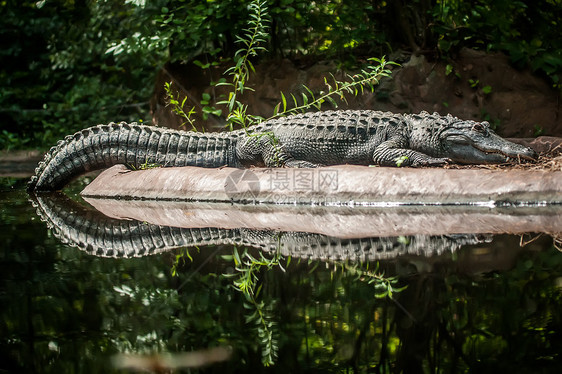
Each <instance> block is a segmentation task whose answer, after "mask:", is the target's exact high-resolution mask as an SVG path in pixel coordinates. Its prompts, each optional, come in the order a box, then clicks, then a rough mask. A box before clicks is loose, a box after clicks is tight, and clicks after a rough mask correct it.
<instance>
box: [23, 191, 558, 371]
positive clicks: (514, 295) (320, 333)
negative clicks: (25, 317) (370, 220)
mask: <svg viewBox="0 0 562 374" xmlns="http://www.w3.org/2000/svg"><path fill="white" fill-rule="evenodd" d="M34 204H35V206H36V207H37V211H38V213H39V215H40V216H41V218H42V219H43V220H44V221H45V222H46V223H47V224H48V225H49V227H51V229H52V232H53V233H54V234H55V235H56V236H57V237H59V238H60V239H61V240H63V241H64V242H66V243H68V244H70V245H74V246H77V247H78V248H80V249H82V250H84V251H86V252H88V253H91V254H93V255H96V256H110V257H133V256H144V255H150V254H155V253H161V252H164V251H168V250H171V249H173V248H177V247H182V246H193V245H212V244H225V243H228V244H234V245H236V246H253V247H257V248H261V249H263V251H262V252H261V253H265V252H268V254H269V252H274V253H273V254H272V256H271V257H273V259H274V260H273V261H271V262H269V263H265V262H264V264H265V265H264V266H266V267H269V265H276V263H275V262H276V261H277V259H278V257H276V256H278V254H279V253H283V254H286V255H292V256H298V257H309V258H310V257H312V258H318V259H334V260H338V259H343V260H349V259H351V260H354V259H357V260H362V259H369V260H377V259H383V258H387V259H390V258H394V257H395V256H397V255H399V254H410V253H412V254H413V253H415V254H424V255H429V254H432V253H441V252H443V251H451V250H452V251H455V250H457V249H458V248H459V247H460V246H462V245H464V244H474V243H478V242H481V241H489V240H490V238H491V236H482V235H472V234H468V235H429V234H424V235H409V236H407V237H402V238H400V237H385V238H381V237H378V238H373V237H371V238H348V239H342V238H333V237H329V236H327V235H324V234H319V233H313V234H309V233H302V232H295V231H287V230H282V231H277V230H267V229H265V228H266V227H267V225H265V224H263V225H261V226H259V227H260V230H257V229H250V228H236V227H234V226H235V224H233V223H231V225H230V226H228V225H226V224H225V225H223V227H224V226H228V228H217V227H214V228H212V227H203V225H200V226H198V227H192V228H178V227H171V226H169V225H156V224H154V223H146V222H144V221H142V220H123V219H116V218H109V217H107V216H105V215H103V214H101V213H100V212H98V211H95V210H93V209H91V208H86V207H84V206H82V205H80V204H77V203H75V202H74V201H71V200H70V199H68V198H67V197H66V195H46V196H45V195H40V196H37V197H36V198H34ZM163 205H165V204H163ZM129 213H131V212H127V213H126V214H129ZM549 214H550V213H549ZM515 216H517V218H523V219H526V218H525V217H526V215H525V214H522V213H521V211H518V213H517V214H515V215H511V216H509V215H505V214H504V215H501V217H499V218H498V219H501V220H503V221H502V222H507V221H510V220H512V219H513V220H515V218H514V217H515ZM202 217H203V215H201V216H200V217H198V218H197V219H196V220H195V221H196V223H197V224H198V225H199V224H203V223H204V222H207V221H205V219H202ZM214 217H215V216H214ZM385 217H386V218H389V216H385ZM147 218H148V217H147ZM352 218H353V219H351V221H356V220H355V217H352ZM390 218H391V217H390ZM414 218H415V217H414ZM441 221H443V219H441ZM531 221H537V222H538V221H540V220H539V219H535V217H534V216H532V215H531ZM264 222H265V221H262V223H264ZM396 222H398V221H396ZM487 222H488V229H489V230H490V232H494V233H496V232H501V229H502V228H500V227H499V225H496V226H494V225H491V224H490V222H492V221H491V218H490V220H488V221H487ZM496 222H498V221H496ZM362 224H365V223H362ZM531 224H532V222H531ZM541 225H543V226H544V227H547V226H546V225H550V226H548V230H550V231H551V232H555V231H553V230H555V229H557V228H559V227H560V215H559V214H556V212H554V213H552V214H551V215H550V216H548V215H547V217H546V219H545V221H544V223H541ZM516 226H517V225H516ZM502 227H505V226H502ZM518 227H523V226H518ZM525 227H529V226H525ZM535 227H538V226H535ZM513 239H515V238H513V237H511V238H510V241H509V242H507V245H504V247H505V249H506V250H507V251H506V252H509V253H513V252H515V251H514V250H515V249H516V248H515V247H516V246H517V244H516V242H515V241H514V240H513ZM537 242H540V240H539V241H537ZM514 243H515V245H512V244H514ZM535 244H536V243H535ZM540 247H541V248H542V249H543V250H539V251H529V253H526V254H525V256H524V257H523V258H522V259H521V261H514V263H515V266H509V268H510V269H511V268H513V270H509V271H508V270H506V271H504V272H503V273H502V272H497V269H498V267H497V266H496V265H494V267H493V268H486V269H485V271H482V270H481V269H480V271H479V272H478V273H479V275H478V276H473V274H474V273H477V271H474V269H471V270H470V271H467V272H460V271H458V268H456V269H455V264H453V263H451V262H444V263H443V264H444V265H445V266H440V267H436V268H434V271H432V272H431V273H426V272H423V271H410V269H411V268H409V267H408V268H406V266H404V264H396V267H395V269H394V270H395V271H394V272H392V271H390V272H388V273H390V274H398V275H399V276H400V280H399V284H391V285H390V287H394V286H396V287H402V286H407V288H406V289H404V290H403V291H402V292H400V293H398V294H394V297H393V298H392V299H390V298H383V299H378V298H376V297H374V296H380V294H377V292H378V291H377V288H376V287H377V285H376V284H375V289H374V291H373V288H372V287H371V286H372V284H373V283H371V280H372V279H373V278H369V275H370V274H373V273H374V272H372V271H366V270H365V267H362V266H359V265H357V264H350V262H349V261H344V264H343V265H342V264H338V265H337V267H336V266H330V267H329V268H330V269H327V267H315V265H316V264H317V262H314V261H313V264H310V263H308V261H302V262H298V264H295V265H293V264H291V268H287V273H288V274H289V275H291V276H290V277H286V276H285V274H283V273H281V272H280V271H279V272H275V271H273V272H267V273H265V272H262V273H261V274H260V275H262V276H263V278H262V279H261V280H260V282H261V283H260V284H258V285H257V287H256V280H255V278H256V277H257V275H256V274H257V271H256V267H248V268H246V269H245V270H244V269H243V271H245V273H244V274H243V276H242V275H241V276H240V277H237V276H238V275H240V274H236V275H234V276H235V278H234V280H233V283H234V284H235V285H236V282H242V281H243V280H249V281H251V280H253V281H254V284H253V285H250V286H251V287H254V288H253V290H256V292H255V293H254V292H248V293H246V294H244V296H245V297H239V298H237V295H233V294H235V293H236V292H237V291H235V290H233V289H238V290H240V289H241V287H238V286H237V287H232V285H231V284H226V285H225V283H221V282H220V281H218V282H216V279H217V278H215V277H210V276H207V273H204V272H199V271H198V269H199V268H197V270H195V271H193V272H181V273H179V274H178V278H177V280H174V281H173V282H170V284H172V286H171V287H172V288H174V292H167V291H168V289H167V288H165V287H164V288H162V290H164V291H162V290H161V289H159V290H158V292H153V291H154V289H153V285H152V284H151V283H152V282H153V280H152V279H151V278H150V277H146V276H144V273H143V275H142V276H140V277H137V278H131V279H130V282H128V283H127V282H123V281H122V277H121V274H120V271H119V272H114V273H111V275H110V276H108V277H107V279H108V285H107V288H106V291H104V292H101V291H100V295H101V296H100V300H102V299H103V301H99V305H104V307H103V308H102V309H103V310H106V309H107V310H109V311H110V312H111V311H112V310H113V309H112V308H106V306H105V305H106V304H107V300H111V299H112V298H116V297H117V295H116V293H119V292H122V293H127V292H129V291H128V289H126V288H125V286H126V285H127V284H128V285H129V286H130V287H131V288H135V287H138V289H136V290H137V291H138V294H139V295H141V296H142V297H139V298H138V303H139V304H138V305H136V304H132V305H133V307H132V308H131V309H130V311H128V312H127V309H124V310H122V309H116V311H115V312H114V313H115V315H112V314H108V315H107V316H106V315H104V317H103V318H99V320H100V321H101V320H103V321H106V320H112V319H114V320H117V319H121V318H129V319H128V320H126V321H131V320H134V321H137V320H138V319H139V315H142V316H150V317H146V319H143V320H142V321H143V323H141V324H139V325H140V327H139V331H138V332H137V331H135V333H134V335H135V339H136V337H137V336H146V335H147V334H148V333H152V331H153V329H154V326H166V323H168V322H169V321H168V319H169V317H170V315H174V316H175V317H176V318H177V320H176V321H177V324H176V323H174V324H173V325H171V327H170V330H167V329H165V328H163V329H162V331H163V332H162V333H160V334H159V335H158V339H160V340H159V342H161V343H159V344H160V345H159V346H158V347H168V349H170V348H169V347H171V346H172V345H173V346H174V347H176V345H177V346H179V347H181V349H184V350H186V349H192V348H193V347H200V348H205V347H207V346H212V345H213V344H216V342H217V341H218V339H219V338H220V339H222V340H221V341H227V342H228V344H231V345H232V346H233V347H234V348H235V349H236V350H237V351H238V352H237V354H239V355H240V356H242V357H243V358H244V359H245V360H247V361H246V362H248V357H252V356H251V354H250V353H248V352H250V351H253V350H254V349H255V350H256V351H258V350H260V351H261V355H262V356H261V359H262V362H263V363H266V364H271V363H272V362H275V360H276V356H277V355H278V356H279V362H278V363H277V364H278V365H279V366H280V369H279V370H278V371H291V370H286V369H287V368H286V367H287V366H288V367H291V368H292V369H294V368H295V366H297V367H299V368H300V369H302V370H300V371H306V369H315V371H322V372H336V371H337V372H341V371H343V370H340V369H342V368H347V369H352V370H348V371H353V372H362V371H367V370H371V369H373V368H374V369H373V371H376V372H404V373H408V372H424V371H431V372H454V371H474V372H483V371H491V370H496V371H499V372H509V371H514V372H515V371H525V372H533V370H534V369H536V368H537V367H541V368H546V369H549V368H551V367H552V368H553V369H557V370H559V364H558V362H557V360H559V352H560V351H561V350H562V339H560V336H562V335H561V333H560V332H561V331H562V326H561V325H560V321H561V320H562V318H561V316H560V312H559V311H560V310H562V298H560V282H561V279H562V256H559V253H558V252H557V251H555V250H554V249H553V248H552V244H551V243H544V241H543V243H542V244H540ZM477 248H478V249H481V248H480V246H478V247H477ZM277 249H279V251H276V250H277ZM531 252H532V255H529V254H530V253H531ZM461 254H462V252H461ZM443 257H447V256H443ZM139 260H140V261H142V259H132V260H128V261H123V262H121V261H107V260H105V259H100V258H96V257H94V256H91V257H88V261H81V263H82V262H83V263H84V264H85V269H81V273H80V274H83V273H86V274H88V275H89V273H88V272H89V271H90V267H89V266H90V265H91V264H92V263H102V262H103V263H104V264H107V263H112V264H113V263H119V266H121V265H123V264H122V263H125V264H126V265H128V264H130V263H134V262H135V261H139ZM243 260H244V259H242V262H243ZM258 260H261V258H258ZM147 262H149V263H150V264H151V266H156V265H155V264H156V263H157V262H158V261H147ZM295 262H296V261H295ZM459 262H460V261H459ZM238 263H240V261H239V262H238ZM385 264H388V263H385ZM340 265H341V266H340ZM451 265H452V266H451ZM164 266H165V267H168V266H169V264H168V263H167V262H166V263H165V264H164ZM55 268H56V267H55ZM389 268H391V267H390V266H389ZM155 269H156V268H155ZM158 269H159V268H158ZM167 269H169V267H168V268H167ZM312 269H316V271H314V272H313V271H312ZM334 269H337V270H334ZM143 270H144V267H143ZM258 270H259V269H258ZM385 270H386V269H385ZM252 272H254V273H253V274H252ZM264 273H265V274H264ZM482 273H485V275H484V276H482V275H480V274H482ZM74 274H75V273H72V276H69V277H68V278H69V280H68V284H74V283H75V282H76V279H75V278H76V277H75V276H74ZM151 274H160V271H159V270H154V271H153V272H152V273H151ZM375 275H376V274H375ZM167 276H169V272H168V273H166V275H165V276H163V277H167ZM98 278H100V277H98ZM101 278H103V279H105V277H101ZM41 279H42V278H41ZM221 279H222V278H221ZM249 281H248V282H249ZM147 284H148V285H147ZM179 284H181V286H180V287H177V285H179ZM379 284H380V283H379ZM247 285H248V284H246V286H247ZM64 286H65V288H67V285H66V284H65V285H64ZM262 286H263V287H262ZM143 287H144V288H143ZM161 287H162V286H161ZM39 288H41V287H39ZM260 289H261V293H260V292H259V290H260ZM146 290H148V291H146ZM137 291H135V292H137ZM141 291H142V292H141ZM145 291H146V292H145ZM161 291H162V292H161ZM149 294H150V295H162V298H158V299H150V298H148V299H147V298H146V297H145V295H149ZM170 295H172V296H173V302H170V301H169V300H168V297H171V296H170ZM88 297H91V296H90V295H89V296H88ZM258 298H259V300H256V299H258ZM29 299H31V298H29ZM35 299H40V298H35ZM41 299H44V298H41ZM131 300H133V298H131ZM135 300H137V299H135ZM147 300H149V301H150V302H147ZM153 300H158V301H153ZM118 302H119V303H121V299H118ZM164 303H169V305H166V308H160V306H161V305H160V304H164ZM94 304H95V303H94ZM114 304H115V305H117V301H115V302H114ZM125 304H127V303H125ZM64 305H74V304H73V303H64ZM112 305H113V304H112ZM186 306H188V307H186ZM58 308H59V306H58V305H57V311H58V310H59V309H58ZM174 308H175V309H174ZM160 309H161V311H160ZM85 310H87V314H88V315H90V314H92V311H91V310H90V309H85ZM141 310H142V313H141V312H139V311H141ZM75 312H76V311H75V310H74V309H73V310H72V312H71V313H75ZM57 313H58V312H57ZM108 313H109V312H108ZM112 313H113V312H112ZM70 315H73V314H70ZM154 316H161V317H160V318H156V317H154ZM203 318H205V319H203ZM68 319H72V318H68ZM149 320H150V321H151V322H150V323H147V321H149ZM180 322H181V323H184V325H182V324H181V323H180ZM145 325H146V328H145ZM127 326H129V325H128V324H127ZM178 326H179V327H178ZM182 326H183V327H182ZM127 328H128V327H127ZM145 330H146V331H145ZM172 331H173V333H172ZM100 335H101V334H100ZM180 335H181V336H182V339H185V342H184V341H183V340H179V338H177V339H176V340H173V339H170V336H176V337H178V336H180ZM217 337H219V338H217ZM168 340H171V342H170V343H169V344H170V345H166V344H168ZM178 341H180V342H181V344H179V343H178ZM201 341H203V342H204V343H201ZM88 347H89V346H88ZM248 347H251V349H250V348H248ZM174 349H175V348H174ZM113 350H116V349H115V348H113ZM138 351H142V350H138ZM240 352H245V353H240ZM73 355H74V356H76V355H75V354H74V351H73ZM240 361H241V360H240ZM238 364H239V363H237V362H235V360H233V361H232V362H230V363H229V366H228V368H230V369H228V368H227V367H226V366H225V367H224V368H222V369H225V371H224V372H240V371H248V372H255V371H261V369H257V368H255V367H250V366H251V365H246V366H243V369H245V370H240V369H241V368H240V367H239V366H235V365H238ZM330 365H332V366H330ZM326 368H328V369H332V370H324V369H326ZM521 368H524V369H527V370H520V369H521ZM531 368H533V370H532V369H531ZM227 369H228V370H227ZM253 369H256V370H253ZM336 369H338V370H336ZM486 369H487V370H486ZM514 369H517V370H514ZM293 371H294V370H293ZM545 372H546V370H545ZM553 372H554V371H553Z"/></svg>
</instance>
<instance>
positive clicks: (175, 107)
mask: <svg viewBox="0 0 562 374" xmlns="http://www.w3.org/2000/svg"><path fill="white" fill-rule="evenodd" d="M164 89H165V90H166V97H167V101H168V104H167V105H170V106H171V107H172V112H173V113H175V114H176V115H178V116H179V117H181V118H183V119H185V122H183V123H182V124H181V126H184V125H186V124H189V125H190V126H191V129H192V130H193V131H197V127H195V121H194V120H193V119H192V118H191V116H192V115H193V114H195V107H192V108H191V109H189V111H187V112H185V110H184V107H185V102H186V101H187V96H185V97H184V99H183V100H182V101H181V103H180V96H179V93H177V94H174V92H173V90H172V82H166V83H164Z"/></svg>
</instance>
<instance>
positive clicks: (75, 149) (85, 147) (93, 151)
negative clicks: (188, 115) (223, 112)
mask: <svg viewBox="0 0 562 374" xmlns="http://www.w3.org/2000/svg"><path fill="white" fill-rule="evenodd" d="M235 139H236V135H235V134H233V133H195V132H187V131H179V130H171V129H165V128H160V127H152V126H145V125H138V124H136V123H131V124H127V123H124V122H122V123H119V124H115V123H110V124H108V125H99V126H94V127H90V128H87V129H84V130H81V131H79V132H77V133H76V134H74V135H69V136H67V137H66V138H64V139H63V140H61V141H59V142H58V144H57V145H56V146H54V147H52V148H51V149H50V150H49V152H47V154H46V155H45V157H44V159H43V161H41V162H40V163H39V165H38V166H37V168H36V169H35V175H34V176H33V177H32V178H31V180H30V182H29V184H28V191H54V190H59V189H61V188H62V187H64V186H65V185H66V184H67V183H68V182H70V181H71V180H72V179H73V178H75V177H77V176H79V175H81V174H83V173H85V172H88V171H93V170H99V169H104V168H107V167H110V166H113V165H116V164H124V165H127V166H130V167H133V168H141V167H142V166H143V165H158V166H164V167H172V166H201V167H209V168H212V167H220V166H225V165H228V166H234V165H233V164H234V163H235V157H234V154H235V150H234V148H235V147H234V145H233V143H234V141H235Z"/></svg>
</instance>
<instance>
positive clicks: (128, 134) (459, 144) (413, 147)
mask: <svg viewBox="0 0 562 374" xmlns="http://www.w3.org/2000/svg"><path fill="white" fill-rule="evenodd" d="M534 158H536V154H535V152H534V151H533V150H532V149H530V148H527V147H523V146H521V145H518V144H515V143H511V142H509V141H507V140H505V139H502V138H501V137H499V136H498V135H496V134H495V133H494V132H493V131H492V130H491V129H490V128H489V124H488V123H487V122H474V121H463V120H460V119H458V118H455V117H452V116H450V115H447V116H440V115H438V114H436V113H434V114H429V113H426V112H422V113H420V114H414V115H409V114H393V113H388V112H387V113H383V112H377V111H370V110H363V111H325V112H318V113H306V114H299V115H294V116H289V117H284V118H278V119H274V120H270V121H267V122H264V123H261V124H259V125H255V126H252V127H249V128H247V129H246V130H237V131H233V132H228V133H224V132H223V133H194V132H186V131H177V130H170V129H164V128H158V127H151V126H144V125H137V124H136V123H132V124H125V123H121V124H109V125H100V126H95V127H91V128H88V129H85V130H82V131H80V132H78V133H76V134H74V135H71V136H67V137H66V138H65V139H64V140H62V141H60V142H59V143H58V144H57V146H55V147H53V148H51V150H50V151H49V152H48V153H47V155H46V156H45V159H44V160H43V161H42V162H41V163H40V164H39V166H38V167H37V169H36V171H35V176H33V177H32V179H31V181H30V183H29V187H28V189H29V190H30V191H32V190H36V191H52V190H57V189H60V188H62V187H64V185H65V184H67V183H68V182H69V181H70V180H71V179H72V178H74V177H76V176H78V175H80V174H82V173H84V172H87V171H90V170H96V169H102V168H106V167H109V166H113V165H115V164H126V165H129V166H132V167H135V168H138V167H140V166H141V165H143V164H157V165H161V166H164V167H169V166H201V167H207V168H216V167H222V166H231V167H248V166H266V167H317V166H322V165H338V164H354V165H370V164H377V165H382V166H397V164H399V165H401V166H414V167H416V166H439V165H444V164H446V163H449V162H457V163H463V164H480V163H504V162H508V161H510V160H512V159H534Z"/></svg>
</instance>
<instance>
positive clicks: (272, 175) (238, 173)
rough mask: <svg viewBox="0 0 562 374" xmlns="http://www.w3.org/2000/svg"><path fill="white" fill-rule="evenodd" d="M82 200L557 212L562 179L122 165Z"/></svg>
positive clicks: (541, 173) (542, 174)
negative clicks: (532, 208) (538, 208)
mask: <svg viewBox="0 0 562 374" xmlns="http://www.w3.org/2000/svg"><path fill="white" fill-rule="evenodd" d="M82 195H83V196H87V197H103V198H116V199H143V200H177V201H199V202H229V203H249V204H292V205H300V204H302V205H322V206H366V207H368V206H371V207H377V206H381V207H386V206H396V205H403V204H405V205H477V206H489V207H495V206H509V205H529V204H531V205H538V206H541V205H546V204H562V171H550V170H515V169H503V170H487V169H460V170H459V169H442V168H427V169H415V168H386V167H366V166H352V165H343V166H331V167H322V168H315V169H293V168H278V169H267V168H253V169H234V168H220V169H205V168H198V167H181V168H155V169H149V170H140V171H130V170H128V169H126V168H125V167H124V166H122V165H118V166H114V167H112V168H110V169H108V170H106V171H104V172H103V173H102V174H100V175H99V176H98V177H97V178H96V179H95V180H94V181H93V182H92V183H90V185H88V186H87V187H86V188H85V189H84V190H83V191H82Z"/></svg>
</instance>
